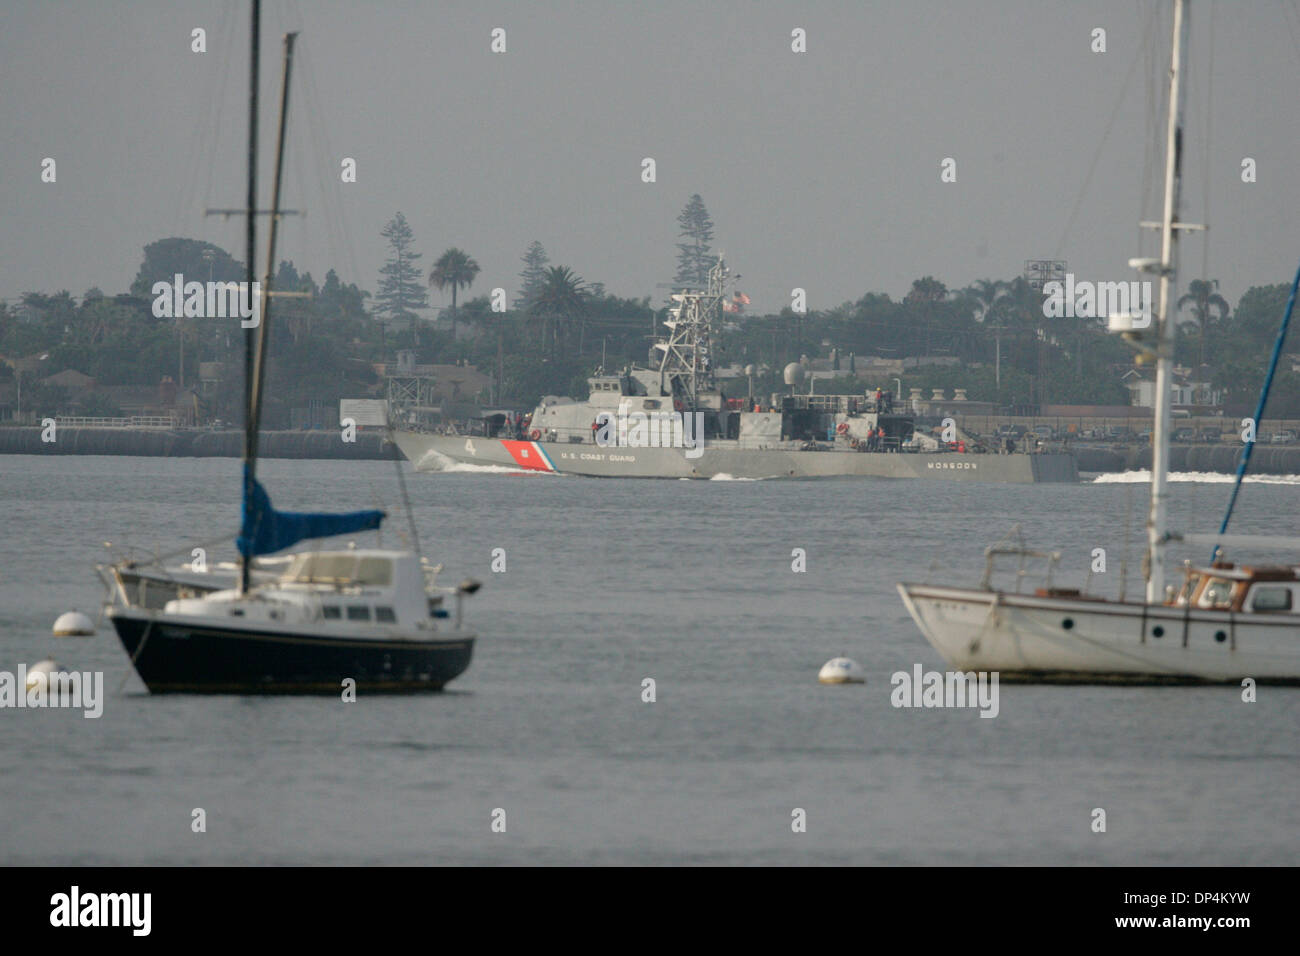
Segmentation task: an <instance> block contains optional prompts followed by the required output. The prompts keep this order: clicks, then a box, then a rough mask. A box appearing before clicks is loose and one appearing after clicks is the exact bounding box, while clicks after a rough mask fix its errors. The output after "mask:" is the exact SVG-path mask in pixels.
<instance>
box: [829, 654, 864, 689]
mask: <svg viewBox="0 0 1300 956" xmlns="http://www.w3.org/2000/svg"><path fill="white" fill-rule="evenodd" d="M817 679H818V680H819V681H821V682H822V683H823V684H865V683H866V682H867V677H866V675H865V674H864V673H863V672H862V668H861V667H860V666H859V665H858V662H857V661H855V660H853V659H852V658H849V657H833V658H831V659H830V660H829V661H827V662H826V663H825V664H823V665H822V669H821V671H820V672H818V674H817Z"/></svg>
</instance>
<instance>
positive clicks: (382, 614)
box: [375, 607, 397, 624]
mask: <svg viewBox="0 0 1300 956" xmlns="http://www.w3.org/2000/svg"><path fill="white" fill-rule="evenodd" d="M375 620H376V621H378V622H379V623H380V624H396V623H397V615H396V614H394V613H393V609H392V608H391V607H376V608H375Z"/></svg>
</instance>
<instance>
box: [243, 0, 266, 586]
mask: <svg viewBox="0 0 1300 956" xmlns="http://www.w3.org/2000/svg"><path fill="white" fill-rule="evenodd" d="M251 21H252V22H251V27H250V38H251V40H250V50H249V88H248V213H247V217H246V222H245V227H244V228H245V250H244V261H245V263H247V266H246V272H245V282H246V283H247V285H246V288H247V289H248V293H247V295H248V297H249V301H250V302H251V301H252V296H253V289H254V288H255V286H254V284H253V283H254V282H255V281H256V279H257V265H256V261H255V260H256V258H257V86H258V78H257V64H258V59H259V54H260V52H261V42H262V41H261V28H262V3H261V0H253V8H252V15H251ZM256 342H257V331H256V330H255V329H253V328H252V327H249V328H245V329H244V495H243V500H244V501H252V500H253V477H254V474H255V472H256V467H257V425H256V424H255V423H254V421H253V349H254V348H255V346H256ZM251 560H252V559H251V558H246V557H244V558H241V559H240V562H239V591H240V593H241V594H246V593H248V570H249V562H250V561H251Z"/></svg>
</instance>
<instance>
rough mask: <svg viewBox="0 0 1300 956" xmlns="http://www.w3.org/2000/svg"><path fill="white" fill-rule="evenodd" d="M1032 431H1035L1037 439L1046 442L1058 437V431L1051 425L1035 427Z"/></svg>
mask: <svg viewBox="0 0 1300 956" xmlns="http://www.w3.org/2000/svg"><path fill="white" fill-rule="evenodd" d="M1031 430H1032V431H1033V433H1034V435H1035V436H1036V437H1038V438H1041V439H1043V440H1044V441H1048V440H1050V439H1053V438H1055V437H1056V429H1055V428H1053V427H1052V426H1051V425H1035V426H1034V427H1033V429H1031Z"/></svg>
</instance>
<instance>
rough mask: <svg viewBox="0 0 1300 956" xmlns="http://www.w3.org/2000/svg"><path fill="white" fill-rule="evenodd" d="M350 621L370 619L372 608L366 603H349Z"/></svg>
mask: <svg viewBox="0 0 1300 956" xmlns="http://www.w3.org/2000/svg"><path fill="white" fill-rule="evenodd" d="M348 620H349V621H368V620H370V608H368V607H367V606H366V605H364V604H350V605H348Z"/></svg>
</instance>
